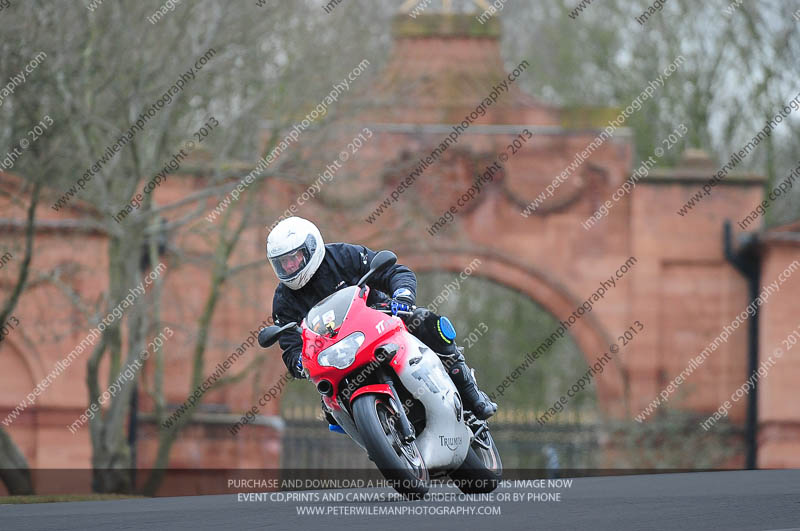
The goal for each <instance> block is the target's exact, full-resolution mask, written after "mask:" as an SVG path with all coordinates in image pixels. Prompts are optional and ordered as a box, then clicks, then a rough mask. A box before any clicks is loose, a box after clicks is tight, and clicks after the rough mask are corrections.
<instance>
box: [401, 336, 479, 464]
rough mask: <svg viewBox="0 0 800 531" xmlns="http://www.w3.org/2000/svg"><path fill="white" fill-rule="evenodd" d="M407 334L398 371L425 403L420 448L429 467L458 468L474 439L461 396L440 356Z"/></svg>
mask: <svg viewBox="0 0 800 531" xmlns="http://www.w3.org/2000/svg"><path fill="white" fill-rule="evenodd" d="M405 337H406V338H407V339H408V345H409V350H410V352H409V353H408V356H406V358H405V366H404V367H402V368H399V370H398V371H397V372H398V373H399V378H400V381H401V382H402V383H403V386H404V387H405V388H406V389H408V391H409V392H410V393H411V394H412V395H413V396H414V397H415V398H417V399H418V400H419V401H420V402H422V404H423V406H425V416H426V423H425V429H424V430H423V431H422V433H418V434H417V447H418V448H419V451H420V453H421V454H422V458H423V460H424V461H425V464H426V465H427V467H428V469H429V470H430V469H437V468H445V469H452V468H457V467H459V466H460V465H461V463H462V462H463V461H464V459H465V458H466V456H467V451H468V450H469V446H470V442H471V440H472V430H470V429H469V428H468V427H467V426H466V424H465V423H464V421H463V410H462V407H461V399H460V398H459V397H458V394H457V391H456V387H455V385H454V384H453V381H452V380H451V379H450V377H449V376H448V375H447V373H446V372H445V369H444V366H443V365H442V362H441V361H440V360H439V356H437V355H436V353H435V352H434V351H432V350H431V349H430V348H428V347H427V346H426V345H425V344H424V343H422V342H421V341H420V340H419V339H417V338H416V337H414V336H412V335H411V334H408V333H407V334H405Z"/></svg>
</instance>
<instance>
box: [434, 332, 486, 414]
mask: <svg viewBox="0 0 800 531" xmlns="http://www.w3.org/2000/svg"><path fill="white" fill-rule="evenodd" d="M444 350H445V352H443V353H442V354H441V355H440V356H439V357H440V359H441V360H442V363H443V364H444V366H445V369H447V373H448V374H449V375H450V378H451V379H452V380H453V383H454V384H455V385H456V389H458V393H459V394H460V395H461V398H462V400H464V407H465V408H466V409H468V410H470V411H472V413H473V414H474V415H475V416H476V417H478V418H479V419H481V420H486V419H488V418H489V417H491V416H492V415H494V414H495V413H496V412H497V404H495V403H494V402H492V401H491V400H490V399H489V397H488V396H487V395H486V393H484V392H483V391H481V390H480V389H478V384H477V383H476V382H475V377H474V376H473V375H472V369H470V368H469V367H467V363H466V360H465V359H464V349H463V348H462V347H458V346H456V345H455V343H451V344H450V345H448V347H447V348H446V349H444Z"/></svg>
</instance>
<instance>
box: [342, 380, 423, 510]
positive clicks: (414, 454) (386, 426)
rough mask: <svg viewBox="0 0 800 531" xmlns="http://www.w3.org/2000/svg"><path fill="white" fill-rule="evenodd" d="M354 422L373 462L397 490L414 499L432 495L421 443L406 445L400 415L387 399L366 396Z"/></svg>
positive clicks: (358, 404) (355, 411)
mask: <svg viewBox="0 0 800 531" xmlns="http://www.w3.org/2000/svg"><path fill="white" fill-rule="evenodd" d="M353 420H355V423H356V428H358V432H359V433H360V434H361V438H362V440H363V441H364V446H366V448H367V452H368V453H369V457H370V459H372V461H373V462H374V463H375V466H377V467H378V469H379V470H380V471H381V473H382V474H383V476H384V477H385V478H386V479H387V480H388V481H389V482H390V484H391V485H392V487H393V488H394V490H396V491H397V492H399V493H401V494H403V495H405V496H408V497H412V498H417V497H420V496H422V495H424V494H425V493H427V492H428V468H427V467H426V466H425V462H424V461H423V460H422V455H421V454H420V453H419V449H418V448H417V443H416V442H414V441H412V442H410V443H405V442H403V440H402V437H401V435H400V433H399V432H398V430H397V428H396V426H395V422H396V421H397V412H396V410H395V408H394V406H393V405H392V403H391V402H390V400H389V398H388V397H387V396H385V395H374V394H366V395H362V396H359V397H358V398H356V399H355V401H354V402H353Z"/></svg>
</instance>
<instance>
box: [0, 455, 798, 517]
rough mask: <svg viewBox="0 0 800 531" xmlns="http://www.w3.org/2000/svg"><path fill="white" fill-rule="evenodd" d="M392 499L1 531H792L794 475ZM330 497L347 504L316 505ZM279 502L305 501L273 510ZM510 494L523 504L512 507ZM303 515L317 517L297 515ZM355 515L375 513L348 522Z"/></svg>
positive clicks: (38, 509) (137, 509) (228, 498)
mask: <svg viewBox="0 0 800 531" xmlns="http://www.w3.org/2000/svg"><path fill="white" fill-rule="evenodd" d="M545 481H546V480H545ZM393 492H394V491H392V490H391V489H388V488H365V489H341V490H327V491H322V490H320V491H300V492H283V493H265V494H262V495H261V496H260V497H261V498H264V500H262V501H243V500H240V499H239V498H240V496H239V495H238V494H230V495H221V496H192V497H183V498H152V499H131V500H120V501H102V502H72V503H42V504H30V505H0V529H2V530H9V531H10V530H14V531H16V530H37V531H45V530H81V531H83V530H86V529H104V530H118V529H127V530H140V529H158V530H160V529H169V530H176V529H191V530H207V529H208V530H210V529H214V530H217V529H226V530H227V529H235V530H240V529H280V530H283V529H292V530H295V531H300V530H303V531H305V530H307V529H325V530H326V531H330V530H331V529H343V528H345V529H354V530H361V529H364V530H366V529H370V530H374V529H378V530H381V529H407V530H410V531H421V530H428V529H435V530H437V531H441V530H444V529H485V530H490V531H501V530H503V531H504V530H508V529H526V530H527V529H543V530H560V529H564V530H576V529H591V530H615V531H616V530H627V529H642V530H655V529H658V530H661V529H664V530H669V529H676V530H678V529H679V530H690V529H702V530H708V529H724V530H770V531H776V530H781V531H785V530H789V529H796V530H800V470H775V471H736V472H706V473H694V474H664V475H647V476H618V477H603V478H578V479H574V480H573V482H572V485H571V487H568V486H566V485H565V486H562V487H561V488H557V487H555V486H552V487H546V486H545V488H540V486H534V485H532V484H530V483H529V484H526V486H525V487H523V486H516V487H515V486H514V482H511V485H508V484H506V485H503V486H502V487H501V488H498V489H497V490H496V491H495V492H494V493H493V495H491V496H487V495H484V496H485V497H487V498H491V499H484V500H478V501H471V502H469V501H464V500H460V499H459V498H460V497H462V496H461V495H460V493H459V492H458V491H457V490H456V489H455V488H454V487H451V486H440V487H436V488H434V489H432V490H431V492H432V493H433V496H435V497H437V498H438V499H436V500H429V501H421V502H409V501H399V500H397V499H395V496H394V494H393ZM332 493H335V495H337V496H342V497H345V500H342V501H322V498H323V496H324V495H326V494H327V495H328V496H330V495H331V494H332ZM557 493H558V496H557V497H558V499H557V500H556V499H554V498H556V494H557ZM279 494H281V495H283V496H284V497H287V496H294V497H297V498H300V497H303V498H306V499H312V501H300V500H299V499H296V500H293V501H278V500H277V499H275V498H278V497H279V496H278V495H279ZM515 494H516V497H517V499H519V498H522V501H514V499H513V498H514V495H515ZM543 495H544V496H543ZM506 496H508V497H510V498H511V500H510V501H506V500H505V499H504V498H505V497H506ZM243 497H244V498H248V497H251V496H250V495H243ZM258 497H259V496H257V495H256V496H252V497H251V499H256V498H258ZM270 497H272V498H273V501H270ZM370 497H371V498H372V501H354V500H355V498H370ZM378 497H380V498H382V499H383V500H382V501H379V500H375V498H378ZM498 498H500V499H501V500H502V501H500V500H498ZM313 499H316V501H313ZM548 499H549V501H547V500H548ZM315 507H316V508H318V509H313V508H315ZM310 510H317V511H321V512H322V513H323V514H321V515H320V514H317V515H308V514H299V512H300V511H310ZM357 511H361V512H362V513H364V512H366V511H372V512H373V514H353V513H355V512H357ZM380 511H384V514H379V512H380ZM387 512H393V513H394V514H392V513H389V514H387ZM470 512H472V514H469V513H470ZM479 512H485V513H490V514H478V513H479ZM498 512H499V514H497V513H498ZM400 513H405V514H400ZM459 513H460V514H459Z"/></svg>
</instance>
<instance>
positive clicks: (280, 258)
mask: <svg viewBox="0 0 800 531" xmlns="http://www.w3.org/2000/svg"><path fill="white" fill-rule="evenodd" d="M375 254H376V253H375V252H374V251H371V250H370V249H368V248H366V247H364V246H362V245H351V244H348V243H329V244H327V245H326V244H325V243H324V242H323V240H322V235H321V234H320V231H319V229H317V227H316V226H315V225H314V224H313V223H312V222H310V221H308V220H306V219H303V218H299V217H290V218H287V219H284V220H283V221H281V222H280V223H278V224H277V225H276V226H275V227H274V228H273V229H272V231H271V232H270V233H269V235H268V236H267V259H268V260H269V262H270V264H272V268H273V269H274V271H275V275H277V277H278V280H280V284H278V287H277V288H276V289H275V295H274V297H273V301H272V317H273V319H274V321H275V324H276V325H279V326H281V325H283V324H286V323H289V322H292V321H295V322H297V323H300V322H301V321H302V320H303V318H304V317H305V316H306V314H307V313H308V311H309V310H310V309H311V308H312V307H313V306H314V305H315V304H317V303H318V302H319V301H321V300H322V299H324V298H325V297H327V296H328V295H331V294H332V293H334V292H335V291H337V290H338V289H340V288H342V287H345V286H353V285H355V284H356V283H357V282H358V281H359V280H360V279H361V277H362V276H364V274H365V273H366V272H367V271H369V266H370V263H371V262H372V258H373V257H374V256H375ZM367 284H368V285H369V287H370V288H371V289H370V293H369V296H368V298H367V304H368V305H370V306H375V305H386V306H384V307H391V308H392V310H393V313H394V312H395V311H396V310H401V311H410V310H411V307H412V306H413V305H414V302H415V300H416V290H417V278H416V276H415V275H414V273H413V272H412V271H411V270H410V269H409V268H408V267H406V266H404V265H400V264H395V265H393V266H392V267H390V268H387V269H386V270H384V271H382V272H381V273H379V274H376V275H375V276H373V277H372V278H371V279H370V280H369V282H367ZM388 293H391V294H392V296H391V298H389V297H388V296H387V295H386V294H388ZM404 321H405V322H406V326H407V328H408V331H409V332H410V333H412V334H413V335H415V336H416V337H417V338H419V340H420V341H422V342H423V343H425V344H426V345H427V346H429V347H431V349H432V350H433V351H434V352H436V354H437V355H438V356H439V358H440V359H441V360H442V363H443V364H444V366H445V368H446V369H447V372H448V374H449V375H450V378H451V379H452V380H453V383H454V384H455V386H456V389H458V392H459V394H460V395H461V398H462V400H463V402H464V407H465V408H466V409H469V410H470V411H472V413H473V414H474V415H475V416H476V417H478V418H479V419H482V420H484V419H487V418H489V417H491V416H492V415H493V414H494V413H495V412H496V411H497V404H495V403H494V402H492V401H491V400H489V397H488V396H487V395H486V393H484V392H483V391H481V390H479V389H478V386H477V385H476V383H475V379H474V377H473V376H472V371H471V370H470V369H469V367H467V365H466V362H465V359H464V354H463V348H461V347H458V346H457V345H456V344H455V337H456V333H455V329H454V328H453V325H452V323H451V322H450V320H449V319H447V317H443V316H439V315H437V314H435V313H433V312H431V311H430V310H427V309H425V308H416V309H415V310H414V311H413V314H412V316H411V317H406V318H405V319H404ZM279 344H280V346H281V348H282V349H283V355H282V357H283V362H284V363H285V364H286V367H287V368H288V369H289V372H291V374H292V375H293V376H294V377H295V378H303V377H304V375H303V372H302V371H303V366H302V361H301V352H302V348H303V340H302V338H301V335H300V333H299V332H297V331H286V332H285V333H283V334H282V335H281V337H280V339H279Z"/></svg>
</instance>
